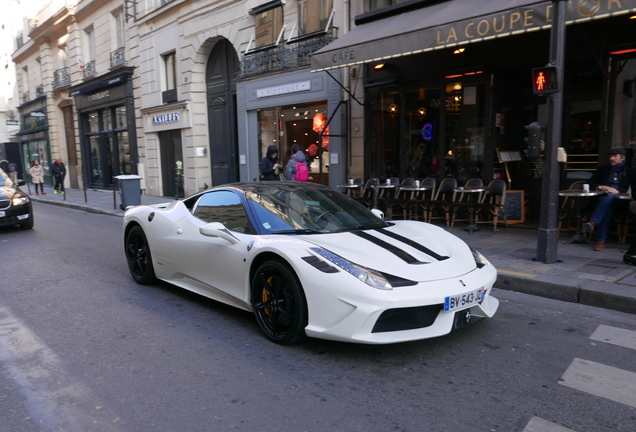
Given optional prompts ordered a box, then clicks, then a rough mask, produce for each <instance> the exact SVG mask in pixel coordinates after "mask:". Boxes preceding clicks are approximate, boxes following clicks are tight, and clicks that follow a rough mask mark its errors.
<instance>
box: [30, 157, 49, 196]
mask: <svg viewBox="0 0 636 432" xmlns="http://www.w3.org/2000/svg"><path fill="white" fill-rule="evenodd" d="M29 173H31V181H32V182H33V184H34V185H35V194H36V195H40V193H39V192H38V185H39V186H40V190H41V191H42V195H46V192H44V169H43V168H42V165H40V161H38V160H34V161H33V162H31V168H29Z"/></svg>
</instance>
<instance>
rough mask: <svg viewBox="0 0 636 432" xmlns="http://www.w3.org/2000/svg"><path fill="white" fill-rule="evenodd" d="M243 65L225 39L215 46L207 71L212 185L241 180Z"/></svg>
mask: <svg viewBox="0 0 636 432" xmlns="http://www.w3.org/2000/svg"><path fill="white" fill-rule="evenodd" d="M239 69H240V64H239V60H238V56H237V55H236V52H235V51H234V47H233V46H232V44H231V43H230V42H229V41H228V40H227V39H223V40H220V41H219V42H217V43H216V45H214V48H213V49H212V52H211V53H210V59H209V60H208V65H207V69H206V74H205V76H206V84H207V102H208V128H209V129H208V130H209V135H210V162H211V166H212V184H213V185H220V184H224V183H231V182H235V181H238V180H239V170H238V140H237V131H236V124H237V123H236V80H237V77H238V73H239Z"/></svg>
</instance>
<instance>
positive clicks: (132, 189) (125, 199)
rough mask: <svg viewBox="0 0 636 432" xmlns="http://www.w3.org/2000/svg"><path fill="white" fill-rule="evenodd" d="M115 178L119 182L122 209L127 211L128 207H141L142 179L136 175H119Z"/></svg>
mask: <svg viewBox="0 0 636 432" xmlns="http://www.w3.org/2000/svg"><path fill="white" fill-rule="evenodd" d="M115 178H116V179H117V180H118V181H119V192H120V194H121V204H120V206H119V208H120V209H122V210H125V209H126V207H128V206H138V205H141V183H140V180H141V177H140V176H138V175H134V174H126V175H118V176H115Z"/></svg>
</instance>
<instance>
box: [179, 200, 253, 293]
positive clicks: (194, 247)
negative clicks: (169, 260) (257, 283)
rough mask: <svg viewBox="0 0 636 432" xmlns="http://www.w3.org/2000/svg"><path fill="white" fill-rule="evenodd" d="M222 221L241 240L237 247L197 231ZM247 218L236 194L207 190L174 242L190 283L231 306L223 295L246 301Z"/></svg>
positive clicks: (183, 222) (181, 266)
mask: <svg viewBox="0 0 636 432" xmlns="http://www.w3.org/2000/svg"><path fill="white" fill-rule="evenodd" d="M210 222H221V223H223V224H224V225H225V227H226V228H227V229H228V230H230V231H231V232H232V234H233V235H234V236H235V237H236V238H238V239H239V240H240V241H239V242H238V243H236V244H233V243H230V242H229V241H227V240H224V239H222V238H218V237H207V236H204V235H203V234H201V233H200V232H199V228H200V227H201V226H203V225H205V224H207V223H210ZM248 223H249V222H248V218H247V215H246V212H245V208H244V206H243V203H242V201H241V199H240V197H239V195H238V194H237V193H236V192H234V191H229V190H219V191H210V192H208V193H205V194H203V195H201V197H200V198H199V200H198V201H197V203H196V204H195V206H194V207H193V209H192V217H191V218H187V219H185V220H183V221H182V225H181V226H180V227H179V230H178V231H177V232H178V233H179V234H178V235H177V236H176V239H175V245H174V247H175V253H176V255H177V262H178V267H179V269H181V272H182V273H183V275H184V276H185V277H186V278H188V279H189V281H188V282H189V283H191V284H196V285H197V286H198V287H199V288H200V289H202V290H205V291H207V293H208V294H209V295H210V296H211V297H213V298H216V299H218V300H220V301H224V302H226V303H234V302H233V301H231V299H228V298H225V295H229V296H230V297H232V298H234V299H236V300H239V301H240V302H243V303H247V302H248V299H249V298H248V294H247V278H248V276H247V275H248V274H249V269H248V266H247V263H246V261H245V257H246V255H247V244H248V243H249V241H250V240H251V237H252V236H251V235H249V234H245V231H246V230H248V231H249V228H248Z"/></svg>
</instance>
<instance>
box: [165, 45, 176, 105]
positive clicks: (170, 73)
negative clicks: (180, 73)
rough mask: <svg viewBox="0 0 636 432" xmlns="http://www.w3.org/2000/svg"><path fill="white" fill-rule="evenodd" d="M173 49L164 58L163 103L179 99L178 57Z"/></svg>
mask: <svg viewBox="0 0 636 432" xmlns="http://www.w3.org/2000/svg"><path fill="white" fill-rule="evenodd" d="M176 57H177V56H176V53H175V52H174V51H173V52H171V53H168V54H164V55H163V56H162V58H163V93H162V96H163V103H170V102H176V101H177V58H176Z"/></svg>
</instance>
